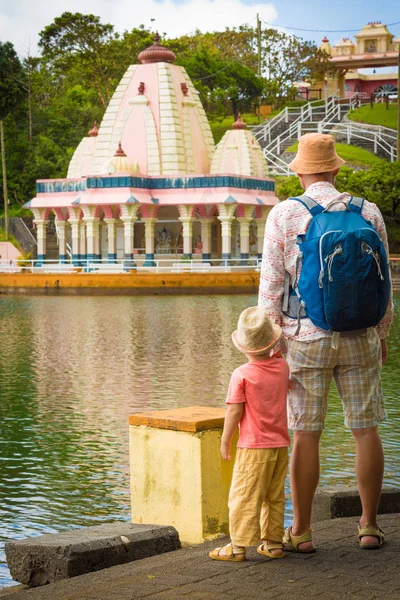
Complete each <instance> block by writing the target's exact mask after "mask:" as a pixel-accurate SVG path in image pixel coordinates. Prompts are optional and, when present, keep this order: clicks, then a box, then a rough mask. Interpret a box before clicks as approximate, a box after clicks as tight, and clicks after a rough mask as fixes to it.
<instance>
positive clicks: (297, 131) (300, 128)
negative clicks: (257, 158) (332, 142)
mask: <svg viewBox="0 0 400 600" xmlns="http://www.w3.org/2000/svg"><path fill="white" fill-rule="evenodd" d="M311 132H318V133H328V132H329V133H333V134H336V135H341V136H343V137H345V138H346V142H347V144H350V143H351V141H352V139H359V140H365V141H368V142H370V143H371V144H373V146H374V153H375V154H377V152H378V150H381V151H382V153H383V154H385V155H386V156H387V158H388V159H389V160H390V161H391V162H394V161H395V160H396V159H397V151H396V132H395V131H394V130H391V129H388V128H387V127H381V128H379V127H377V129H376V130H375V129H372V128H371V127H370V126H368V127H363V126H362V125H361V124H359V123H353V122H346V123H341V122H339V123H338V122H333V121H331V122H329V121H328V122H326V121H316V122H311V123H310V122H299V123H293V124H292V125H291V126H290V127H289V129H288V130H287V131H286V132H285V133H283V134H281V135H280V136H278V137H277V138H276V139H275V140H274V141H273V142H272V143H271V144H270V145H269V146H267V147H266V148H264V150H263V153H264V157H265V159H266V160H267V162H268V164H269V166H270V167H271V168H272V170H273V171H275V172H276V173H277V174H281V175H290V174H291V173H292V172H291V170H290V169H289V167H288V166H287V163H286V162H285V161H284V160H282V159H281V158H280V154H281V152H282V150H283V148H285V147H288V145H290V143H291V142H294V141H295V140H298V139H299V138H300V137H301V136H302V135H304V134H305V133H311Z"/></svg>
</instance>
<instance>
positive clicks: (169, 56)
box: [138, 32, 176, 64]
mask: <svg viewBox="0 0 400 600" xmlns="http://www.w3.org/2000/svg"><path fill="white" fill-rule="evenodd" d="M159 41H160V36H159V35H158V32H157V33H156V35H155V36H154V44H153V45H152V46H150V47H149V48H146V50H143V51H142V52H141V53H140V54H139V56H138V59H139V61H140V62H141V63H142V64H146V63H155V62H169V63H173V62H174V60H175V58H176V56H175V54H174V53H173V52H172V50H169V49H168V48H165V46H161V44H160V43H159Z"/></svg>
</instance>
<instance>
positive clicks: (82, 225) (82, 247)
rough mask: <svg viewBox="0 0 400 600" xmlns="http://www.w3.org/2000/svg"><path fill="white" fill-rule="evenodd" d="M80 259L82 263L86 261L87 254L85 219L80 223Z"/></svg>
mask: <svg viewBox="0 0 400 600" xmlns="http://www.w3.org/2000/svg"><path fill="white" fill-rule="evenodd" d="M79 238H80V239H79V260H80V261H81V263H83V264H84V263H86V260H87V254H86V223H85V221H80V223H79Z"/></svg>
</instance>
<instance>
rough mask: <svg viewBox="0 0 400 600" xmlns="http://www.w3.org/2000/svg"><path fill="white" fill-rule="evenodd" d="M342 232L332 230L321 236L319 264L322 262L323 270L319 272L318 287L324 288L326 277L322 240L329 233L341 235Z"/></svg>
mask: <svg viewBox="0 0 400 600" xmlns="http://www.w3.org/2000/svg"><path fill="white" fill-rule="evenodd" d="M341 231H342V230H341V229H332V231H326V232H325V233H323V234H322V235H321V237H320V239H319V262H320V267H321V270H320V272H319V277H318V285H319V287H320V288H322V286H323V284H322V280H323V278H324V275H325V267H324V259H323V257H322V240H323V239H324V237H325V236H326V235H328V234H329V233H340V232H341Z"/></svg>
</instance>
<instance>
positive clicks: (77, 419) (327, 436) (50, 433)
mask: <svg viewBox="0 0 400 600" xmlns="http://www.w3.org/2000/svg"><path fill="white" fill-rule="evenodd" d="M255 302H256V298H255V297H253V296H252V297H250V296H247V297H246V296H231V297H228V296H208V297H206V296H202V297H189V296H188V297H170V298H169V297H163V298H160V297H151V298H129V297H121V298H118V297H115V298H110V297H94V298H93V297H85V298H82V297H77V298H64V297H63V298H55V297H43V298H41V297H28V298H25V297H14V298H13V297H3V298H0V339H1V346H0V418H1V421H0V422H1V424H0V434H1V435H0V449H1V452H0V461H1V463H0V522H1V528H0V542H3V543H4V541H6V540H7V539H16V538H22V537H26V536H32V535H38V534H41V533H48V532H54V531H60V530H62V529H67V528H73V527H80V526H84V525H92V524H95V523H98V522H101V521H112V520H117V519H122V520H125V519H129V513H130V507H129V475H128V453H127V441H128V440H127V438H128V428H127V419H128V415H129V414H130V413H132V412H135V411H141V410H146V409H161V408H172V407H178V406H190V405H208V406H220V405H222V404H223V401H224V398H225V394H226V389H227V385H228V381H229V377H230V373H231V371H232V369H233V368H235V367H236V366H238V365H239V364H241V362H243V358H242V356H241V355H240V354H239V353H238V352H237V350H235V348H234V347H233V345H232V343H231V341H230V335H231V332H232V330H233V328H234V327H235V325H236V321H237V317H238V315H239V313H240V312H241V310H243V309H244V308H245V307H247V306H249V305H250V304H254V303H255ZM399 309H400V306H399V304H397V305H396V324H395V326H394V328H393V333H392V336H391V344H390V350H391V353H390V357H389V361H388V365H387V367H386V368H385V370H384V377H383V383H384V391H385V395H386V399H387V408H388V412H389V417H390V418H389V420H388V421H387V422H386V423H385V424H384V425H383V426H382V434H383V437H384V440H385V450H386V456H387V459H386V471H385V483H386V484H393V485H398V484H399V479H400V477H399V472H398V468H397V453H398V448H399V441H398V439H397V437H396V431H398V428H397V425H398V422H399V419H400V409H399V408H398V407H397V397H396V395H397V392H396V390H397V389H398V385H399V380H400V370H399V361H400V358H399V353H398V347H397V346H398V341H397V340H398V335H397V333H398V331H397V330H398V328H399V327H400V319H399V315H398V311H399ZM354 452H355V448H354V443H353V440H352V437H351V435H350V433H349V432H348V431H347V430H345V429H344V427H343V415H342V410H341V405H340V401H339V399H338V398H337V396H336V394H335V392H334V391H332V393H331V396H330V408H329V417H328V422H327V430H326V431H325V433H324V435H323V442H322V451H321V458H322V462H323V469H322V473H321V484H322V485H327V484H329V485H332V484H333V483H337V482H339V483H343V484H345V485H348V484H350V485H353V484H354V475H353V469H354ZM289 517H290V505H289V506H288V518H289ZM1 552H2V550H1V548H0V587H1V585H10V583H11V581H10V579H9V574H8V571H7V568H6V565H5V564H4V554H1Z"/></svg>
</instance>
